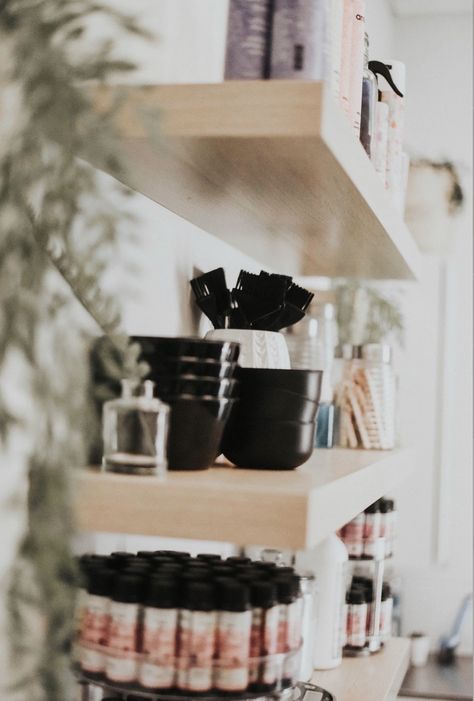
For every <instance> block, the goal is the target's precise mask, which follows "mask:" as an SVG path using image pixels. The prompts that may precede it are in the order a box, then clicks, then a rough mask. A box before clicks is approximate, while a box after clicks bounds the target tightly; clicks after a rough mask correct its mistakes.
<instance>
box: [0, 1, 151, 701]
mask: <svg viewBox="0 0 474 701" xmlns="http://www.w3.org/2000/svg"><path fill="white" fill-rule="evenodd" d="M99 15H102V16H103V17H106V18H107V20H108V26H109V27H110V32H113V31H115V30H116V31H118V32H122V33H123V32H125V33H133V34H136V35H137V34H141V35H143V32H141V30H140V28H139V27H138V26H137V24H136V23H135V21H134V20H133V19H131V18H130V17H127V16H125V15H123V14H121V13H119V12H117V11H115V10H114V9H113V5H112V4H111V5H110V6H103V5H102V4H101V3H100V2H95V1H93V0H0V106H1V112H2V120H1V123H0V309H1V312H0V377H1V376H2V375H3V374H5V373H6V372H7V369H8V372H9V373H10V376H9V377H10V383H11V384H13V385H15V377H14V378H13V380H12V379H11V372H10V369H11V366H12V362H13V366H14V368H15V369H16V372H17V374H18V384H19V385H21V388H22V391H23V392H24V393H25V394H26V397H27V401H26V402H25V411H24V412H23V411H22V412H19V411H18V408H17V406H15V402H12V399H11V392H8V391H6V390H5V391H4V388H3V386H1V388H0V439H1V441H2V451H4V452H5V453H8V451H9V450H10V449H11V447H12V440H13V439H12V436H13V435H14V434H15V436H16V437H17V436H18V431H20V435H22V434H21V431H23V435H24V437H25V448H24V457H23V459H24V461H25V470H26V472H27V476H28V485H29V486H28V506H27V509H28V514H27V523H26V532H25V536H24V539H23V542H22V544H21V548H20V551H19V552H18V557H17V559H16V562H15V566H14V571H13V573H12V576H11V589H10V597H9V615H10V623H11V629H10V634H11V637H10V651H9V652H10V656H11V657H10V659H11V662H10V664H9V666H8V667H9V672H10V679H7V680H5V679H2V680H1V682H0V686H1V685H2V684H3V685H4V686H5V690H4V691H2V693H1V696H2V699H5V701H7V699H8V700H9V699H10V698H11V699H21V700H23V699H24V701H27V700H28V701H66V700H69V699H71V698H72V697H73V691H72V689H73V687H72V684H73V680H72V675H71V670H70V649H71V639H72V607H73V600H74V590H75V582H76V570H75V566H74V562H73V559H72V557H71V552H70V546H71V538H72V535H73V532H74V523H73V518H72V515H71V514H72V510H71V498H70V497H71V490H72V471H73V470H74V468H75V467H76V466H81V465H83V464H84V463H85V456H86V454H87V441H86V436H87V433H88V425H87V416H88V412H87V411H86V402H87V396H86V394H87V393H86V389H87V379H88V378H87V339H88V336H87V334H88V328H87V326H88V323H90V322H89V319H92V320H93V321H94V323H95V330H96V333H97V332H102V333H106V334H108V335H110V336H111V337H112V335H113V334H115V333H119V332H120V318H119V314H118V311H117V309H116V308H115V305H114V304H113V300H110V299H108V298H107V296H106V295H104V294H103V292H102V291H101V290H100V288H99V285H98V280H99V279H100V276H101V273H102V271H103V269H104V265H105V261H106V260H107V258H109V259H110V258H111V257H112V256H113V248H114V245H115V243H116V241H117V235H118V234H117V225H118V223H119V221H123V218H124V216H125V215H126V204H125V203H124V204H123V206H120V205H118V206H117V205H116V204H114V205H112V203H111V199H110V198H107V193H106V192H105V191H104V190H103V189H102V187H101V184H100V179H99V178H98V175H97V173H96V171H94V170H93V169H92V168H90V167H89V166H87V165H86V164H85V163H84V162H82V161H80V160H78V158H77V155H78V154H81V153H85V150H86V148H87V147H88V146H89V145H90V143H91V142H92V141H93V142H94V157H95V162H96V164H97V165H98V166H100V165H104V166H105V165H106V166H107V170H108V172H112V173H113V174H116V175H120V172H121V168H122V166H121V164H120V162H119V160H118V158H117V155H116V154H117V148H116V145H115V142H114V138H113V128H112V120H111V116H112V115H111V114H110V113H109V114H101V115H100V116H99V115H96V114H95V113H94V110H93V108H92V104H91V101H90V99H89V97H88V92H87V90H85V89H84V87H83V85H82V83H83V81H104V80H106V79H107V78H109V76H111V75H112V74H117V73H121V72H122V73H123V72H125V71H130V70H131V69H132V68H133V65H132V64H130V63H129V62H128V61H124V60H121V59H120V58H117V57H116V54H115V53H114V44H113V42H111V41H110V40H104V41H103V42H102V43H99V44H97V43H96V44H95V48H93V49H90V48H88V43H87V42H84V41H83V39H84V36H85V35H86V34H87V27H88V23H89V22H90V20H91V18H93V17H95V16H99ZM78 42H82V43H81V46H80V50H77V51H76V50H75V46H76V45H77V44H78ZM117 192H120V193H122V194H123V195H124V196H125V193H124V189H123V188H122V187H121V186H119V185H118V184H117ZM114 202H117V196H116V195H115V197H114ZM68 288H69V289H68ZM71 291H72V293H73V294H72V295H71V294H70V292H71ZM79 305H82V307H83V308H85V309H86V310H87V314H88V315H87V317H86V315H84V318H87V322H86V321H84V319H82V318H81V315H80V313H79ZM113 345H114V348H115V351H116V353H118V355H119V358H120V362H121V364H122V372H123V375H124V376H125V375H133V374H137V375H139V374H140V367H139V366H138V363H137V354H138V349H137V348H136V347H133V346H132V347H131V346H130V345H129V344H128V340H127V339H126V338H124V337H123V336H122V337H118V338H117V337H115V336H114V338H113ZM115 360H116V359H115ZM2 469H8V465H6V466H5V467H3V466H2ZM19 503H21V495H20V496H19Z"/></svg>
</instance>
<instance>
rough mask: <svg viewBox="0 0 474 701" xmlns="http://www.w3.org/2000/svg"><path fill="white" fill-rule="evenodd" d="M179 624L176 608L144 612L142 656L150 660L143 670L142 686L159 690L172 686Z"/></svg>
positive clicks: (144, 664) (151, 609)
mask: <svg viewBox="0 0 474 701" xmlns="http://www.w3.org/2000/svg"><path fill="white" fill-rule="evenodd" d="M177 623H178V611H177V609H156V608H146V609H145V613H144V618H143V654H144V655H145V656H146V657H147V660H146V662H144V663H143V664H142V666H141V669H140V675H139V680H140V683H141V684H142V686H145V687H147V688H156V689H166V688H169V687H171V686H173V683H174V664H175V657H176V632H177Z"/></svg>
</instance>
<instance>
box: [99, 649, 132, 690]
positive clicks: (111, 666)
mask: <svg viewBox="0 0 474 701" xmlns="http://www.w3.org/2000/svg"><path fill="white" fill-rule="evenodd" d="M131 655H132V656H131ZM105 675H106V677H107V679H110V681H114V682H127V683H128V682H134V681H135V680H136V678H137V660H136V657H135V653H126V652H121V653H120V652H114V653H112V652H110V653H108V654H107V655H106V661H105Z"/></svg>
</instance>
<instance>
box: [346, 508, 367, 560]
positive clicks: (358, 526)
mask: <svg viewBox="0 0 474 701" xmlns="http://www.w3.org/2000/svg"><path fill="white" fill-rule="evenodd" d="M364 522H365V518H364V514H359V516H356V518H354V519H352V521H349V523H348V524H346V526H345V527H344V545H345V546H346V548H347V552H348V554H349V555H350V556H351V557H360V556H361V555H362V554H363V552H364V540H363V539H364Z"/></svg>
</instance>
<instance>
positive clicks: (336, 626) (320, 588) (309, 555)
mask: <svg viewBox="0 0 474 701" xmlns="http://www.w3.org/2000/svg"><path fill="white" fill-rule="evenodd" d="M347 561H348V555H347V550H346V547H345V545H344V543H343V542H342V541H341V540H340V539H339V538H338V537H337V536H336V535H330V536H328V537H327V538H326V540H324V541H323V542H322V543H321V544H320V545H318V546H317V547H316V548H313V549H312V550H301V551H299V552H298V553H297V554H296V563H295V564H296V568H297V570H300V569H301V570H309V571H310V572H312V573H313V574H314V575H315V577H316V587H317V600H316V612H317V613H316V636H315V645H314V668H315V669H333V668H334V667H337V666H338V665H340V664H341V662H342V644H343V626H344V625H345V621H344V618H343V611H344V602H345V597H346V573H347Z"/></svg>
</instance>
